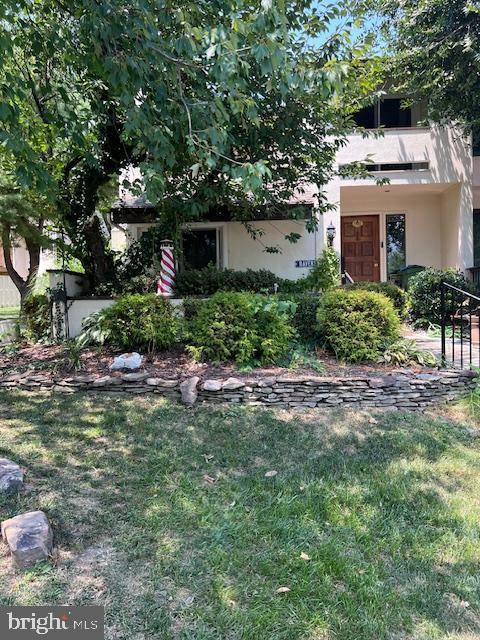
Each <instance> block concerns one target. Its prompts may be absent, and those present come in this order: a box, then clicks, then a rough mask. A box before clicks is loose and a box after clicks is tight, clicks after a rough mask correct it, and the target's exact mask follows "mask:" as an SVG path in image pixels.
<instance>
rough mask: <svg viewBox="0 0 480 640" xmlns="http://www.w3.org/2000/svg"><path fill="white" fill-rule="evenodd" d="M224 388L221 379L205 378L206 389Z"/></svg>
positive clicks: (218, 389) (204, 386) (204, 388)
mask: <svg viewBox="0 0 480 640" xmlns="http://www.w3.org/2000/svg"><path fill="white" fill-rule="evenodd" d="M221 388H222V381H221V380H205V382H204V383H203V390H204V391H220V390H221Z"/></svg>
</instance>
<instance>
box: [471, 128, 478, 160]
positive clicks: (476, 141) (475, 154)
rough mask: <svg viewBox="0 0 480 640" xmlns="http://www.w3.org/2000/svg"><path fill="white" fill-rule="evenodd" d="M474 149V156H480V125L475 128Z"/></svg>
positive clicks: (473, 134)
mask: <svg viewBox="0 0 480 640" xmlns="http://www.w3.org/2000/svg"><path fill="white" fill-rule="evenodd" d="M472 151H473V155H474V156H480V127H474V128H473V131H472Z"/></svg>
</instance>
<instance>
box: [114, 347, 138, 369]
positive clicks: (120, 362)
mask: <svg viewBox="0 0 480 640" xmlns="http://www.w3.org/2000/svg"><path fill="white" fill-rule="evenodd" d="M141 366H142V356H141V355H140V354H139V353H137V352H136V351H134V352H133V353H122V355H120V356H117V357H116V358H114V359H113V362H112V364H111V365H110V369H111V370H112V371H117V370H119V369H133V370H135V369H140V367H141Z"/></svg>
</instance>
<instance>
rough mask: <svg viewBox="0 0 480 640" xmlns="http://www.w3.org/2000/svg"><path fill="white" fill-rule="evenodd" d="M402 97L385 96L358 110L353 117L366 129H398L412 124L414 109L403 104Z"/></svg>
mask: <svg viewBox="0 0 480 640" xmlns="http://www.w3.org/2000/svg"><path fill="white" fill-rule="evenodd" d="M402 103H403V100H402V99H401V98H383V99H382V100H379V101H378V102H376V103H375V104H372V105H371V106H369V107H364V108H363V109H360V111H357V113H356V114H355V115H354V116H353V119H354V120H355V122H356V123H357V125H358V126H359V127H364V128H365V129H378V128H379V127H383V128H385V129H398V128H403V127H411V126H412V110H411V109H410V107H405V108H404V106H403V104H402Z"/></svg>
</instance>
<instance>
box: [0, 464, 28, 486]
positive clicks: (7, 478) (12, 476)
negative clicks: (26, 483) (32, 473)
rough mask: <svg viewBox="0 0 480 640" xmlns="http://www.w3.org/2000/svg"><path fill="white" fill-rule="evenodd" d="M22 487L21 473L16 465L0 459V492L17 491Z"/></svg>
mask: <svg viewBox="0 0 480 640" xmlns="http://www.w3.org/2000/svg"><path fill="white" fill-rule="evenodd" d="M22 486H23V471H22V470H21V469H20V467H19V466H18V464H16V463H15V462H12V461H11V460H7V458H0V492H4V491H5V492H10V491H18V489H21V488H22Z"/></svg>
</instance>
